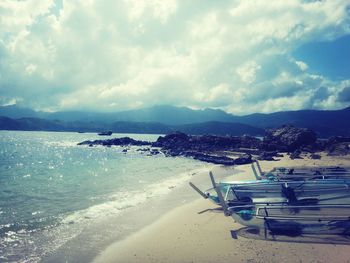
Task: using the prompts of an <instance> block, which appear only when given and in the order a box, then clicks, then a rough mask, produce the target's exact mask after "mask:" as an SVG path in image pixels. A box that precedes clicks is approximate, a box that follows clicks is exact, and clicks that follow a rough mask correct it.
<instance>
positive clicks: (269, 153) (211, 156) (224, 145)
mask: <svg viewBox="0 0 350 263" xmlns="http://www.w3.org/2000/svg"><path fill="white" fill-rule="evenodd" d="M79 145H89V146H93V145H103V146H107V147H110V146H112V145H119V146H131V145H134V146H147V147H146V148H140V149H138V150H137V151H139V152H141V153H145V152H147V154H148V155H157V154H160V153H163V154H165V155H166V156H173V157H175V156H184V157H190V158H193V159H196V160H200V161H204V162H210V163H215V164H223V165H234V164H235V165H239V164H247V163H251V162H252V155H251V154H253V155H256V156H258V157H257V159H259V160H268V161H274V160H276V159H275V158H276V157H282V156H283V155H281V154H280V152H288V155H289V157H290V158H291V159H297V158H301V154H302V153H305V152H308V153H311V154H310V158H315V159H317V158H319V155H317V154H315V152H318V151H324V150H326V151H327V152H328V154H329V155H345V154H350V138H348V137H332V138H330V139H328V140H317V138H316V134H315V133H314V132H313V131H311V130H309V129H306V128H297V127H294V126H291V125H287V126H282V127H280V128H277V129H269V130H267V131H266V136H265V137H264V138H263V140H260V139H258V138H255V137H251V136H213V135H203V136H199V135H198V136H191V135H187V134H184V133H181V132H177V133H172V134H168V135H166V136H160V137H159V138H158V139H157V141H155V142H147V141H137V140H134V139H131V138H129V137H124V138H114V139H109V140H95V141H84V142H81V143H79ZM226 151H227V152H239V153H240V154H241V156H240V157H238V158H235V159H234V158H231V157H228V156H226V153H225V152H226ZM124 152H125V153H126V152H127V150H125V151H124Z"/></svg>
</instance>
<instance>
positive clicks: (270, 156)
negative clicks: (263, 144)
mask: <svg viewBox="0 0 350 263" xmlns="http://www.w3.org/2000/svg"><path fill="white" fill-rule="evenodd" d="M276 153H277V152H276V151H272V152H267V151H263V152H261V153H260V154H259V156H258V160H261V161H275V159H274V157H275V156H276Z"/></svg>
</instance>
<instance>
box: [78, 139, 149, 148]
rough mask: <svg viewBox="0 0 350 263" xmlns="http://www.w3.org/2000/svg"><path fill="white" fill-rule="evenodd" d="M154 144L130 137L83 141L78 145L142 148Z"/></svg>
mask: <svg viewBox="0 0 350 263" xmlns="http://www.w3.org/2000/svg"><path fill="white" fill-rule="evenodd" d="M151 144H152V143H150V142H147V141H137V140H134V139H131V138H129V137H123V138H114V139H108V140H95V141H83V142H80V143H78V145H89V146H92V145H103V146H112V145H119V146H128V145H136V146H142V145H151Z"/></svg>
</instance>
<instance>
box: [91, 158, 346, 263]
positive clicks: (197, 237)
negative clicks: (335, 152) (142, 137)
mask: <svg viewBox="0 0 350 263" xmlns="http://www.w3.org/2000/svg"><path fill="white" fill-rule="evenodd" d="M260 164H261V166H262V169H263V170H264V171H267V170H270V169H272V167H274V166H298V165H311V166H313V165H349V164H350V156H345V157H329V156H325V155H324V154H323V155H322V158H321V160H311V159H298V160H290V159H289V158H286V157H283V158H281V160H280V161H275V162H268V161H263V162H260ZM235 169H236V170H239V171H240V174H239V175H234V176H232V177H231V178H230V179H233V180H242V179H245V180H250V179H254V176H253V173H252V171H251V169H250V165H242V166H238V167H235ZM214 175H215V172H214ZM248 175H249V176H248ZM209 183H210V182H209V181H208V186H209ZM191 191H192V190H191ZM216 208H217V206H216V205H214V204H212V203H211V202H209V201H208V200H204V199H202V198H200V197H199V196H198V198H197V199H196V200H194V201H191V202H189V203H186V204H182V205H179V206H177V207H175V208H174V209H172V210H170V211H169V212H167V213H165V214H164V215H162V216H161V217H160V218H159V219H158V220H156V221H154V222H152V223H151V224H150V225H146V226H145V227H143V228H142V229H141V230H139V231H137V232H135V233H133V234H131V235H130V236H128V237H126V238H125V239H123V240H119V241H117V242H114V243H112V244H111V245H109V246H108V247H107V248H106V249H105V250H104V251H102V252H101V253H100V254H99V255H98V256H97V257H96V258H95V259H94V261H93V262H95V263H99V262H349V261H350V255H349V254H348V249H349V246H348V245H350V242H349V243H348V244H347V245H344V244H342V243H336V241H333V240H331V241H332V242H333V244H324V242H323V243H322V242H321V243H316V242H315V241H313V242H309V243H307V242H306V241H305V237H302V238H294V239H290V240H287V242H286V241H284V242H272V241H270V240H258V239H254V238H253V239H252V238H246V237H241V236H239V237H238V238H237V239H236V237H234V235H232V233H233V232H231V231H237V230H239V229H242V226H241V225H239V224H237V223H235V222H234V221H233V219H232V218H231V217H225V216H224V215H223V213H222V211H220V210H218V209H216ZM234 233H235V232H234ZM328 241H329V242H330V243H332V242H331V241H330V240H327V241H326V242H328ZM334 242H335V243H334Z"/></svg>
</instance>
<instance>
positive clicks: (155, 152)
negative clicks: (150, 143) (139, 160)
mask: <svg viewBox="0 0 350 263" xmlns="http://www.w3.org/2000/svg"><path fill="white" fill-rule="evenodd" d="M150 154H151V155H157V154H160V151H159V150H157V149H152V150H151V151H150Z"/></svg>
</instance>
